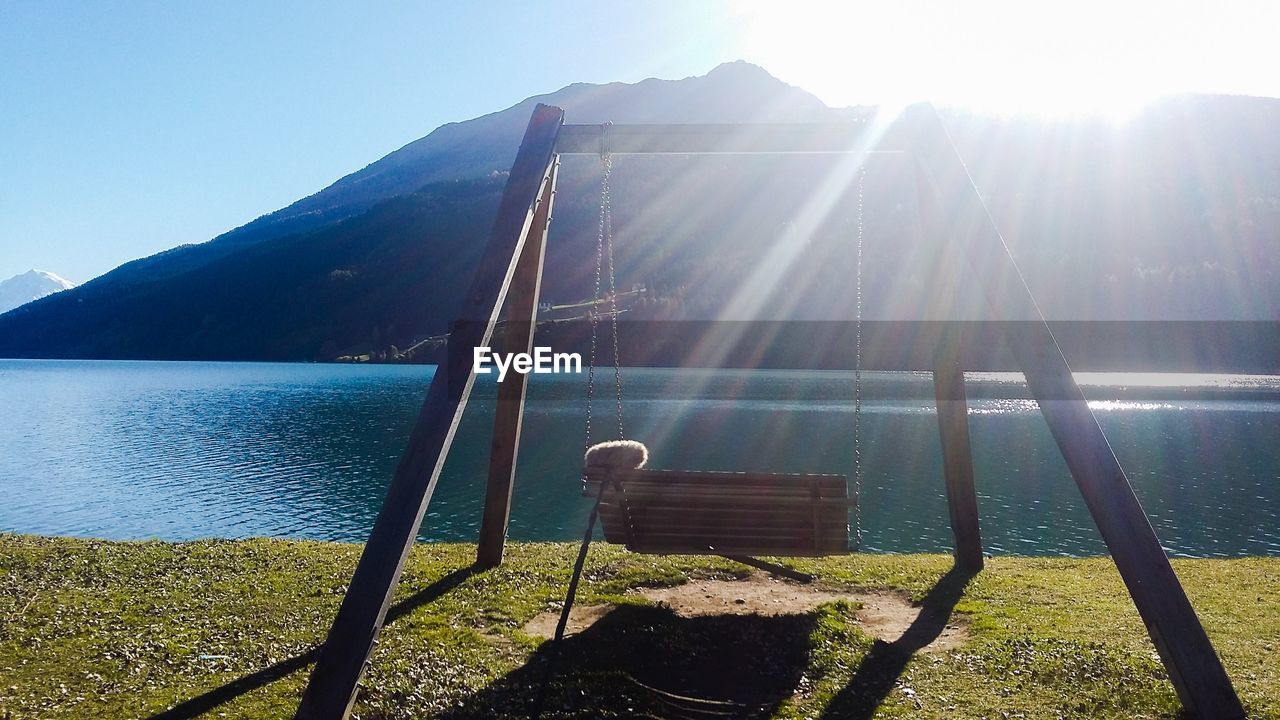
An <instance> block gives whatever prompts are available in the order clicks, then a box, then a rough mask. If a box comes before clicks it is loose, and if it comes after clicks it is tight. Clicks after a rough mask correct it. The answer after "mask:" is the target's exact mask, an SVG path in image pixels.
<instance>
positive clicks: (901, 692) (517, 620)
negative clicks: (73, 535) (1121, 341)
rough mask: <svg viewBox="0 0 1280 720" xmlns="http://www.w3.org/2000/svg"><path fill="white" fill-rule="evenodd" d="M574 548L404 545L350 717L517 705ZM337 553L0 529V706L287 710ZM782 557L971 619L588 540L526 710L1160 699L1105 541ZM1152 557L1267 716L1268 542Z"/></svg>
mask: <svg viewBox="0 0 1280 720" xmlns="http://www.w3.org/2000/svg"><path fill="white" fill-rule="evenodd" d="M575 550H576V548H575V547H574V546H571V545H568V544H521V543H515V544H512V545H511V546H509V549H508V553H507V559H506V562H505V563H504V565H503V566H502V567H500V568H496V569H493V570H489V571H485V572H480V573H475V572H471V571H470V570H469V569H468V568H469V566H470V563H471V560H472V556H473V553H474V548H473V547H472V546H470V545H422V544H420V545H419V546H417V547H416V548H415V549H414V551H413V553H412V555H411V557H410V559H409V562H408V565H407V566H406V570H405V574H404V577H403V579H402V581H401V584H400V587H399V590H398V592H397V595H396V601H397V604H396V606H395V607H394V608H393V610H392V612H391V614H390V616H389V617H390V618H391V621H390V622H389V624H388V625H387V627H386V628H385V629H384V631H383V633H382V636H381V639H380V641H379V644H378V646H377V648H376V649H375V651H374V655H373V663H372V666H371V668H370V670H369V672H368V674H367V675H366V679H365V682H364V684H363V689H362V691H361V694H360V698H359V700H358V702H357V706H356V714H357V716H358V717H360V718H366V719H368V718H424V717H439V718H468V717H498V716H516V717H519V716H521V715H522V714H523V713H524V712H525V711H526V709H527V708H528V702H529V698H530V696H531V694H532V692H533V688H534V687H535V686H536V684H537V681H538V679H539V678H540V677H541V672H542V667H543V662H545V659H546V658H545V655H546V651H547V646H546V645H545V644H543V643H542V642H541V641H540V640H538V639H536V638H531V637H529V636H527V635H525V634H524V633H523V632H522V630H521V628H522V627H523V626H524V624H525V623H526V622H528V621H529V620H530V619H531V618H533V617H534V616H535V615H537V614H539V613H541V612H544V611H547V610H552V609H555V608H556V607H558V603H559V602H560V600H561V598H562V596H563V593H564V587H565V585H566V583H567V582H568V578H569V573H570V569H571V567H572V560H573V554H574V552H575ZM359 552H360V548H359V546H355V545H345V544H336V543H313V542H286V541H276V540H246V541H206V542H193V543H178V544H173V543H161V542H128V543H122V542H104V541H97V540H76V539H65V538H42V537H31V536H15V535H0V718H86V717H92V718H137V717H148V716H150V715H153V714H157V713H161V712H163V711H166V710H170V709H172V708H175V707H177V708H179V709H181V710H183V711H184V712H185V713H186V714H187V715H189V716H194V713H195V712H196V711H201V712H207V713H208V716H209V717H226V718H255V719H256V718H276V717H279V718H287V717H291V715H292V712H293V709H294V708H295V707H296V705H297V702H298V698H299V696H300V693H301V692H302V688H303V686H304V684H305V682H306V678H307V674H308V672H309V669H310V661H311V660H312V659H313V658H314V648H315V647H316V645H317V644H318V643H319V642H320V641H321V640H322V639H323V637H324V634H325V632H326V631H327V629H328V626H329V623H330V621H331V620H332V618H333V614H334V612H335V610H336V609H337V606H338V603H339V602H340V600H341V598H342V594H343V592H344V591H345V589H346V583H347V582H348V581H349V579H350V576H351V572H352V570H353V568H354V567H355V562H356V560H357V558H358V556H359ZM795 565H797V566H798V567H800V568H801V569H804V570H807V571H810V572H813V573H814V574H816V575H817V576H818V577H819V578H820V580H819V582H820V583H822V584H823V585H824V586H827V587H834V588H841V587H844V588H850V589H865V588H885V589H895V590H899V591H904V592H906V593H907V594H909V595H910V596H911V597H912V598H914V599H916V600H917V601H925V602H926V604H927V605H929V606H933V605H939V603H941V605H940V606H941V607H947V608H953V613H954V614H955V616H956V617H959V618H961V619H962V620H963V621H964V622H966V623H967V624H968V628H969V635H970V637H969V639H968V641H967V642H965V643H964V644H963V645H961V646H959V647H957V648H954V649H951V650H947V651H942V652H930V653H920V652H913V651H912V650H913V648H912V647H911V643H910V642H907V640H908V638H904V641H903V642H899V643H886V642H883V641H876V640H875V639H874V638H872V637H870V636H868V635H867V634H865V633H864V632H863V631H862V630H861V629H860V627H859V626H858V624H857V622H856V619H855V618H856V612H857V606H856V604H854V603H849V602H843V601H841V602H834V603H828V604H826V605H823V606H821V607H819V608H818V609H816V610H814V611H812V612H809V613H806V614H803V615H792V616H782V617H760V616H712V617H699V618H683V617H678V616H676V615H675V614H673V613H671V612H670V611H669V610H667V609H666V608H662V607H654V606H651V605H649V604H647V603H645V602H643V601H642V600H640V599H638V598H637V597H636V596H635V595H634V594H628V591H629V590H631V589H633V588H638V587H655V586H670V585H675V584H679V583H682V582H684V581H685V579H686V578H688V577H690V576H700V577H709V576H714V577H722V578H733V577H736V576H740V575H742V574H744V572H745V571H744V569H743V568H741V567H740V566H736V565H734V564H732V563H730V562H727V561H723V560H717V559H712V558H686V557H679V558H658V557H649V556H641V555H633V554H629V553H627V552H625V551H622V550H619V549H618V548H614V547H609V546H605V545H596V546H593V549H592V552H591V557H590V560H589V561H588V564H587V570H586V574H585V578H584V583H583V585H582V588H581V591H580V596H579V603H581V604H584V605H586V604H598V603H606V602H610V603H615V604H618V605H619V607H618V608H617V609H616V610H614V611H612V612H610V613H609V614H608V615H606V616H605V617H604V618H603V619H601V620H600V621H599V622H597V623H596V624H595V625H593V626H592V627H591V628H589V629H588V630H587V631H585V632H583V633H581V634H580V635H578V636H575V637H574V638H571V639H570V640H569V641H567V642H566V643H565V646H564V648H563V653H562V665H561V668H562V672H561V673H560V674H559V676H558V682H557V683H556V685H555V689H554V692H553V693H552V696H551V702H550V704H549V710H550V712H548V714H547V715H546V717H580V718H589V717H635V716H646V715H647V716H658V717H661V716H663V714H664V713H666V712H667V711H668V710H669V705H668V704H667V703H669V702H670V701H669V696H670V695H677V696H693V697H710V698H725V699H732V700H734V701H737V702H740V703H742V704H744V705H746V706H748V707H751V708H755V709H756V710H757V711H758V712H759V714H760V715H761V716H772V717H779V718H840V717H870V716H872V715H874V716H876V717H891V718H894V717H912V718H916V717H923V718H963V717H975V718H977V717H1010V718H1013V717H1020V718H1063V717H1076V718H1095V717H1103V718H1134V717H1151V718H1172V717H1176V716H1177V714H1178V712H1179V703H1178V700H1177V697H1176V696H1175V694H1174V691H1173V688H1172V686H1170V684H1169V682H1168V679H1167V677H1166V675H1165V672H1164V669H1163V667H1162V666H1161V665H1160V662H1159V659H1158V657H1157V656H1156V654H1155V651H1154V649H1153V648H1152V646H1151V643H1150V641H1149V640H1148V638H1147V636H1146V633H1145V631H1144V629H1143V626H1142V623H1141V621H1140V619H1139V618H1138V615H1137V612H1136V611H1135V610H1134V608H1133V606H1132V604H1131V602H1130V600H1129V597H1128V595H1127V593H1126V592H1125V589H1124V586H1123V584H1122V583H1121V582H1120V578H1119V576H1118V575H1117V574H1116V571H1115V569H1114V567H1113V566H1112V565H1111V563H1110V561H1109V560H1108V559H1106V558H1096V559H1083V560H1070V559H1043V558H996V559H994V560H992V561H989V563H988V567H987V569H986V570H985V571H984V572H982V573H981V574H980V575H978V576H977V577H975V578H973V579H970V580H968V581H967V583H966V582H964V579H963V578H961V579H960V581H959V582H958V584H955V585H954V587H952V586H951V585H949V584H948V583H947V581H945V580H944V582H943V583H941V584H940V582H939V581H940V579H945V578H947V577H948V576H947V571H948V570H949V569H950V558H948V557H943V556H937V555H851V556H846V557H839V558H830V559H824V560H817V561H809V560H806V561H797V562H795ZM1174 567H1175V569H1176V570H1177V572H1178V575H1179V576H1180V577H1181V579H1182V581H1183V584H1184V586H1185V587H1186V590H1187V593H1188V594H1189V595H1190V596H1191V600H1192V602H1193V603H1194V604H1195V606H1196V608H1197V610H1198V611H1199V613H1200V617H1201V619H1202V621H1203V622H1204V624H1205V627H1206V629H1207V631H1208V633H1209V636H1210V638H1211V639H1212V640H1213V642H1214V644H1215V645H1216V647H1217V648H1218V651H1219V652H1220V653H1221V655H1222V658H1223V662H1224V663H1225V664H1226V667H1227V671H1228V673H1229V674H1230V675H1231V677H1232V679H1233V680H1234V682H1235V685H1236V688H1237V690H1238V691H1239V693H1240V695H1241V697H1242V699H1243V700H1244V702H1245V705H1246V707H1247V708H1248V710H1249V712H1250V714H1251V716H1254V717H1260V718H1280V559H1273V558H1248V559H1240V560H1181V561H1175V563H1174ZM922 617H923V615H922ZM953 621H954V618H953ZM926 625H927V623H921V624H920V627H916V626H913V628H914V629H915V631H916V636H918V637H927V635H928V631H929V628H928V627H925V626H926ZM910 632H911V631H909V633H910ZM918 637H917V639H918ZM308 653H311V654H308ZM655 688H656V689H657V690H660V691H662V692H654V689H655Z"/></svg>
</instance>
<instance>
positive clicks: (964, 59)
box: [735, 0, 1172, 120]
mask: <svg viewBox="0 0 1280 720" xmlns="http://www.w3.org/2000/svg"><path fill="white" fill-rule="evenodd" d="M735 7H736V10H737V12H738V13H739V18H738V20H739V22H738V26H739V27H740V28H742V37H741V46H740V47H741V50H742V53H743V55H744V57H745V58H746V59H747V60H749V61H752V62H755V63H757V64H759V65H761V66H762V67H764V68H765V69H766V70H768V71H769V72H771V73H773V74H774V75H775V76H777V77H778V78H780V79H782V80H784V81H786V82H789V83H791V84H794V85H797V86H799V87H802V88H804V89H805V90H808V91H810V92H812V93H814V94H815V95H817V96H818V97H819V98H821V99H822V100H823V101H824V102H826V103H827V104H829V105H833V106H846V105H905V104H908V103H911V102H919V101H930V102H934V103H936V104H939V105H949V106H963V107H968V108H972V109H974V110H977V111H981V112H993V113H1019V114H1023V113H1025V114H1032V115H1044V116H1067V115H1082V114H1087V115H1098V116H1103V117H1107V118H1110V119H1114V120H1123V119H1124V118H1127V117H1129V116H1130V115H1131V114H1133V113H1134V112H1136V111H1137V110H1139V109H1141V108H1142V107H1143V106H1145V105H1146V104H1148V103H1149V102H1150V101H1151V100H1153V99H1154V98H1156V97H1159V96H1161V95H1164V94H1167V93H1168V92H1170V91H1171V89H1172V88H1171V87H1170V83H1169V82H1168V80H1169V77H1168V75H1169V72H1168V69H1167V68H1162V67H1160V65H1159V62H1158V61H1157V60H1155V59H1153V58H1152V57H1151V56H1150V53H1149V52H1148V49H1149V48H1148V47H1147V46H1141V47H1140V46H1139V45H1138V44H1137V43H1136V42H1135V38H1134V37H1130V36H1126V34H1125V28H1127V27H1128V25H1127V24H1126V23H1123V22H1120V23H1118V24H1117V25H1116V26H1102V25H1099V18H1098V17H1097V16H1096V15H1094V14H1091V12H1090V11H1089V9H1088V8H1087V7H1083V8H1082V9H1080V10H1079V11H1074V12H1073V9H1074V8H1077V5H1075V4H1072V5H1069V6H1062V7H1050V6H1048V5H1043V4H1037V3H1023V4H1006V3H979V4H964V3H940V2H933V3H922V2H914V3H913V2H901V3H899V2H895V3H855V2H837V3H826V2H809V3H803V2H800V3H778V2H771V1H769V0H763V1H757V0H748V1H747V2H743V3H741V4H738V5H736V6H735ZM1112 20H1113V21H1114V18H1112Z"/></svg>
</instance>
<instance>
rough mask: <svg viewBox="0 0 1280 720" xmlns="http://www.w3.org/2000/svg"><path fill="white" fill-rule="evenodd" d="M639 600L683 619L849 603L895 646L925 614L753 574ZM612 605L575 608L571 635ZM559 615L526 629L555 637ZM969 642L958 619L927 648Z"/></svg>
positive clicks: (893, 600) (648, 592)
mask: <svg viewBox="0 0 1280 720" xmlns="http://www.w3.org/2000/svg"><path fill="white" fill-rule="evenodd" d="M633 593H634V594H635V595H637V596H639V597H643V598H645V599H646V600H649V601H651V602H654V603H656V604H658V605H661V606H664V607H668V608H670V609H671V611H672V612H674V613H675V614H676V615H679V616H681V617H700V616H705V615H764V616H770V617H771V616H777V615H796V614H801V613H806V612H809V611H810V610H813V609H814V608H816V607H817V606H819V605H821V604H823V603H829V602H835V601H836V600H847V601H849V602H854V603H858V604H860V605H861V608H860V609H859V610H858V612H857V619H858V624H859V626H861V627H862V629H863V631H864V632H866V633H867V634H868V635H871V636H873V637H876V638H878V639H880V640H884V641H885V642H893V641H895V640H897V639H898V638H899V637H901V636H902V634H903V633H904V632H906V630H907V628H909V627H910V626H911V624H912V623H913V622H915V621H916V618H917V617H918V616H919V615H920V608H919V607H916V606H915V605H912V604H911V601H910V600H908V599H907V598H906V596H905V595H903V594H900V593H895V592H890V591H887V590H866V591H847V590H835V589H831V588H824V587H821V586H815V585H805V584H801V583H795V582H789V581H784V580H778V579H776V578H773V577H770V576H767V575H763V574H759V573H756V574H752V575H751V576H749V577H747V578H746V579H744V580H701V579H692V580H690V581H689V582H687V583H685V584H683V585H676V586H674V587H665V588H641V589H639V590H635V591H633ZM613 607H614V606H612V605H587V606H582V605H575V606H574V608H573V611H572V612H570V614H569V624H568V625H567V627H566V629H565V634H566V635H576V634H577V633H580V632H582V631H583V630H585V629H587V628H589V627H591V626H592V625H593V624H595V622H596V621H597V620H599V619H600V618H602V617H604V616H605V615H607V614H609V612H610V611H611V610H613ZM559 620H560V613H559V611H555V612H545V613H542V614H541V615H538V616H537V617H535V618H534V619H533V620H530V621H529V622H528V624H526V625H525V626H524V632H525V633H526V634H528V635H533V636H536V637H545V638H549V637H552V636H553V635H554V634H555V629H556V623H557V622H558V621H559ZM967 639H968V632H967V631H966V629H965V627H964V624H963V622H962V621H960V620H959V619H958V618H956V617H953V618H951V620H950V621H949V622H948V623H947V624H946V626H945V627H944V628H943V630H942V632H941V633H940V634H939V635H938V637H937V638H935V639H934V640H933V641H932V642H930V643H929V644H928V645H926V646H925V647H924V648H923V652H937V651H941V650H948V649H951V648H954V647H957V646H959V645H961V644H963V643H964V642H965V640H967Z"/></svg>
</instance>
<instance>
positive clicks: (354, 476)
mask: <svg viewBox="0 0 1280 720" xmlns="http://www.w3.org/2000/svg"><path fill="white" fill-rule="evenodd" d="M431 374H432V368H430V367H400V366H365V367H360V366H339V365H283V364H219V363H152V362H74V361H72V362H64V361H13V360H0V407H3V409H4V421H3V423H0V530H4V531H13V532H21V533H47V534H65V535H84V536H96V537H106V538H152V537H159V538H166V539H174V540H179V539H189V538H199V537H210V536H216V537H244V536H257V535H267V536H275V537H293V538H316V539H330V540H351V541H361V540H363V539H364V538H365V536H366V534H367V533H368V530H369V528H370V526H371V525H372V522H373V517H374V515H375V513H376V512H377V508H378V504H379V502H380V501H381V499H382V494H383V492H384V489H385V487H386V483H387V481H388V479H389V478H390V476H391V473H392V471H393V469H394V467H395V463H396V460H397V458H398V457H399V454H400V450H401V447H402V445H403V443H404V440H405V438H406V437H407V435H408V433H409V428H410V425H411V423H412V421H413V418H414V416H415V414H416V411H417V408H418V405H419V404H420V403H421V401H422V397H423V395H424V394H425V388H426V385H427V382H428V381H429V380H430V377H431ZM625 382H626V395H627V406H626V412H627V416H626V422H627V430H628V434H629V435H630V436H632V437H635V438H637V439H641V440H644V441H646V442H648V443H649V444H650V447H651V448H653V452H654V462H653V465H654V466H656V467H687V468H705V469H723V470H775V471H792V472H841V473H846V474H850V473H851V470H852V466H853V461H852V418H853V404H852V402H851V394H852V381H851V379H850V378H849V377H848V376H842V375H839V374H834V373H817V372H792V371H782V372H758V371H754V372H740V371H667V370H628V371H626V375H625ZM865 382H866V385H865V390H864V392H865V396H866V398H867V399H866V400H865V401H864V406H863V412H864V421H863V428H864V459H865V460H864V462H865V468H866V475H865V486H864V487H863V490H862V504H863V519H862V525H863V528H864V530H865V535H866V542H865V546H866V548H867V549H870V550H878V551H944V550H946V549H948V548H949V547H950V545H949V543H950V531H949V529H948V525H947V509H946V501H945V498H944V496H943V493H942V480H941V469H940V458H939V451H938V439H937V424H936V419H935V417H934V414H933V401H932V382H931V379H930V377H929V376H928V375H914V374H908V373H884V374H870V375H869V376H868V377H867V378H866V381H865ZM1082 382H1085V383H1086V387H1085V391H1086V394H1088V395H1089V397H1090V398H1097V399H1098V401H1096V402H1095V403H1094V407H1095V411H1096V412H1097V414H1098V417H1099V419H1100V421H1101V422H1102V424H1103V427H1104V429H1105V430H1106V431H1107V434H1108V437H1109V438H1110V440H1111V442H1112V445H1113V446H1114V448H1115V450H1116V453H1117V454H1118V455H1119V457H1120V460H1121V462H1122V463H1123V464H1124V465H1125V468H1126V469H1127V470H1128V472H1129V475H1130V477H1131V479H1132V480H1133V482H1134V484H1135V487H1136V489H1137V492H1138V495H1139V497H1140V499H1141V500H1142V502H1143V504H1144V506H1145V508H1146V510H1147V513H1148V515H1149V516H1150V518H1151V522H1152V524H1153V525H1154V526H1155V528H1156V530H1157V532H1158V533H1159V535H1160V538H1161V540H1162V541H1163V542H1164V544H1165V546H1166V547H1167V548H1168V549H1169V551H1170V552H1172V553H1174V554H1177V555H1194V556H1237V555H1280V443H1278V442H1277V439H1278V438H1280V379H1277V378H1214V377H1188V376H1164V377H1162V378H1134V377H1132V376H1122V377H1094V378H1089V377H1085V378H1082ZM1116 382H1121V383H1125V384H1128V385H1129V386H1130V390H1129V391H1127V392H1125V393H1118V392H1117V390H1116V388H1115V386H1114V385H1112V383H1116ZM1188 383H1190V384H1192V385H1195V386H1200V387H1203V386H1225V387H1227V388H1239V387H1244V388H1246V389H1249V390H1250V391H1251V392H1249V393H1248V394H1247V395H1245V396H1241V398H1242V399H1221V398H1219V399H1203V400H1194V399H1188V398H1189V397H1192V398H1193V397H1195V395H1196V393H1195V392H1194V391H1193V392H1191V393H1188V392H1187V391H1185V390H1184V389H1183V387H1182V386H1183V385H1186V384H1188ZM1134 386H1147V387H1138V388H1137V389H1136V391H1135V389H1134ZM584 387H585V384H584V380H583V378H582V377H580V376H546V375H543V376H536V377H535V378H534V379H533V381H532V383H531V386H530V401H529V404H528V408H527V415H526V420H525V439H524V443H523V449H522V455H521V472H520V476H519V478H518V480H517V487H516V498H515V507H514V511H513V514H512V519H511V534H512V536H513V537H515V538H518V539H530V540H533V539H538V540H542V539H556V540H567V539H571V538H575V537H577V536H578V535H579V534H580V532H581V527H582V524H583V522H584V519H585V514H586V510H587V502H586V501H585V500H584V499H582V498H581V497H579V491H578V477H577V474H576V472H577V467H578V465H579V462H580V460H579V459H580V457H581V450H582V441H583V437H582V433H583V420H584V413H583V402H582V397H583V392H584ZM608 389H609V390H610V391H611V387H610V388H608ZM1021 389H1022V388H1021V385H1020V383H1018V382H1017V381H1016V379H1011V378H1009V377H1003V376H982V377H974V376H970V392H971V396H980V397H983V398H986V399H978V400H973V401H972V402H971V410H972V416H971V419H970V421H971V432H972V438H973V448H974V455H975V458H974V459H975V464H976V466H977V475H978V491H979V504H980V508H981V512H982V523H983V527H982V530H983V535H984V540H985V544H986V546H987V547H988V548H989V549H990V550H991V551H992V552H996V553H1016V554H1064V553H1065V554H1097V553H1100V552H1102V551H1103V546H1102V543H1101V540H1100V539H1099V538H1098V535H1097V531H1096V530H1095V529H1094V527H1093V524H1092V522H1091V521H1090V519H1089V517H1088V513H1087V511H1086V510H1085V508H1084V504H1083V502H1082V501H1081V499H1080V495H1079V492H1078V491H1077V490H1076V488H1075V485H1074V483H1073V482H1072V481H1071V479H1070V477H1069V476H1068V474H1067V471H1066V467H1065V465H1064V464H1063V461H1062V459H1061V456H1060V455H1059V454H1058V451H1057V448H1056V446H1055V445H1054V444H1053V440H1052V438H1051V437H1050V436H1049V433H1048V430H1047V429H1046V427H1045V425H1044V422H1043V420H1042V419H1041V417H1040V415H1039V413H1038V411H1037V410H1036V408H1035V406H1034V404H1033V403H1031V402H1029V401H1026V400H1020V399H1017V396H1018V395H1019V392H1020V390H1021ZM495 390H496V385H495V384H493V383H492V381H491V382H489V383H487V384H481V385H480V386H479V387H478V388H477V392H476V396H475V397H476V399H477V400H479V402H473V404H472V410H471V411H470V412H469V413H468V414H467V416H466V418H465V420H464V423H463V427H462V428H461V431H460V433H459V438H458V441H457V442H456V443H455V445H454V452H453V454H452V455H451V457H450V460H449V463H448V465H447V467H446V472H445V475H444V477H443V478H442V479H441V481H440V485H439V488H438V489H437V491H436V495H435V499H434V500H433V501H432V504H431V507H430V509H429V510H428V517H427V520H426V522H425V523H424V525H423V528H422V532H421V536H422V537H423V538H424V539H429V540H473V539H474V536H475V533H476V530H477V525H478V518H479V514H480V503H481V499H482V493H483V477H484V469H485V462H486V460H485V453H486V451H487V448H488V442H489V425H490V423H491V411H490V408H491V406H492V399H493V396H494V393H495ZM1135 392H1136V397H1137V398H1139V399H1135ZM608 394H609V393H606V395H608ZM1120 395H1123V397H1124V398H1125V399H1124V400H1114V399H1110V398H1116V397H1118V396H1120ZM604 409H605V411H606V421H605V422H603V423H601V424H597V427H601V426H604V427H611V426H612V417H611V413H612V408H611V406H610V404H609V403H606V404H605V408H604Z"/></svg>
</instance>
